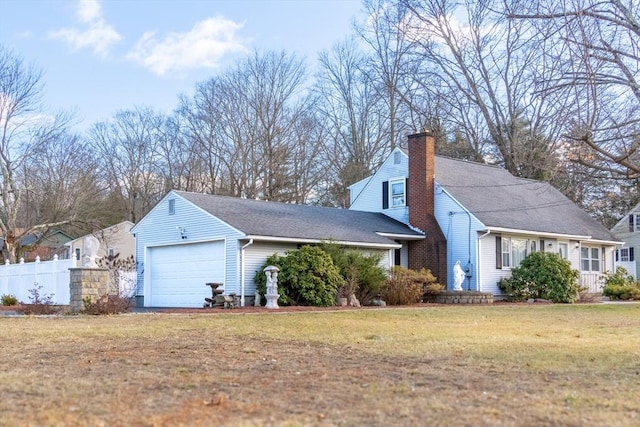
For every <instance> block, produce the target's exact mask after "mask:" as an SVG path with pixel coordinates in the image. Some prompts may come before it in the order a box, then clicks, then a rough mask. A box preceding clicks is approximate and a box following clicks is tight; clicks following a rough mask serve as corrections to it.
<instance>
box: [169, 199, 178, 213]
mask: <svg viewBox="0 0 640 427" xmlns="http://www.w3.org/2000/svg"><path fill="white" fill-rule="evenodd" d="M175 213H176V199H169V215H175Z"/></svg>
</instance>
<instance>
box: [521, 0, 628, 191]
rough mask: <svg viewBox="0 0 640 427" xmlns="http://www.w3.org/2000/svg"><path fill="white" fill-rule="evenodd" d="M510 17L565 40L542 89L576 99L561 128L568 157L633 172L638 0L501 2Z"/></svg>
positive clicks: (603, 169)
mask: <svg viewBox="0 0 640 427" xmlns="http://www.w3.org/2000/svg"><path fill="white" fill-rule="evenodd" d="M508 3H509V4H510V15H509V16H510V18H511V19H512V20H514V21H526V22H531V23H532V24H533V25H535V26H536V27H537V28H538V29H539V32H540V34H547V35H551V36H552V39H553V41H554V42H555V43H557V44H559V45H563V46H564V47H565V48H564V49H563V50H562V51H561V52H558V53H559V54H557V55H555V56H554V57H553V58H552V60H553V61H554V62H556V63H558V64H560V65H561V67H562V68H561V73H560V74H558V75H557V76H554V77H555V78H553V79H552V80H551V81H550V82H551V85H550V86H549V87H548V88H547V90H546V93H547V94H549V93H554V92H558V91H561V92H566V91H567V89H569V90H570V91H571V93H572V96H571V98H572V99H573V100H574V102H575V108H574V109H573V113H574V114H573V116H572V120H571V122H570V125H571V127H570V128H569V129H567V131H566V133H565V136H566V137H567V139H568V141H570V142H572V143H573V145H577V147H575V148H574V149H573V150H572V155H573V157H572V160H574V161H577V162H580V163H582V164H584V165H586V166H588V167H589V168H590V169H591V170H592V171H593V173H596V174H600V175H601V176H603V177H606V176H610V177H614V178H623V179H629V178H637V177H638V176H640V3H638V2H637V1H635V0H628V1H623V0H604V1H600V0H598V1H596V0H563V1H550V0H545V1H540V2H535V3H529V2H508Z"/></svg>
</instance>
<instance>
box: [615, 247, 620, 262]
mask: <svg viewBox="0 0 640 427" xmlns="http://www.w3.org/2000/svg"><path fill="white" fill-rule="evenodd" d="M616 261H620V249H616Z"/></svg>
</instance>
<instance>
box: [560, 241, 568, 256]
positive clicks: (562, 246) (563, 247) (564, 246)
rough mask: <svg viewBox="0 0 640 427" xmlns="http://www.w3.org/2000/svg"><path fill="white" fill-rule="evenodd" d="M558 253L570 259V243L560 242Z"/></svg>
mask: <svg viewBox="0 0 640 427" xmlns="http://www.w3.org/2000/svg"><path fill="white" fill-rule="evenodd" d="M558 255H560V258H562V259H569V244H568V243H558Z"/></svg>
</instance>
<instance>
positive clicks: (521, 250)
mask: <svg viewBox="0 0 640 427" xmlns="http://www.w3.org/2000/svg"><path fill="white" fill-rule="evenodd" d="M501 240H502V267H503V268H504V267H506V268H515V267H517V266H519V265H520V263H521V262H522V260H523V259H525V257H526V256H527V245H528V241H527V240H526V239H516V238H512V237H503V238H502V239H501Z"/></svg>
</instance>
